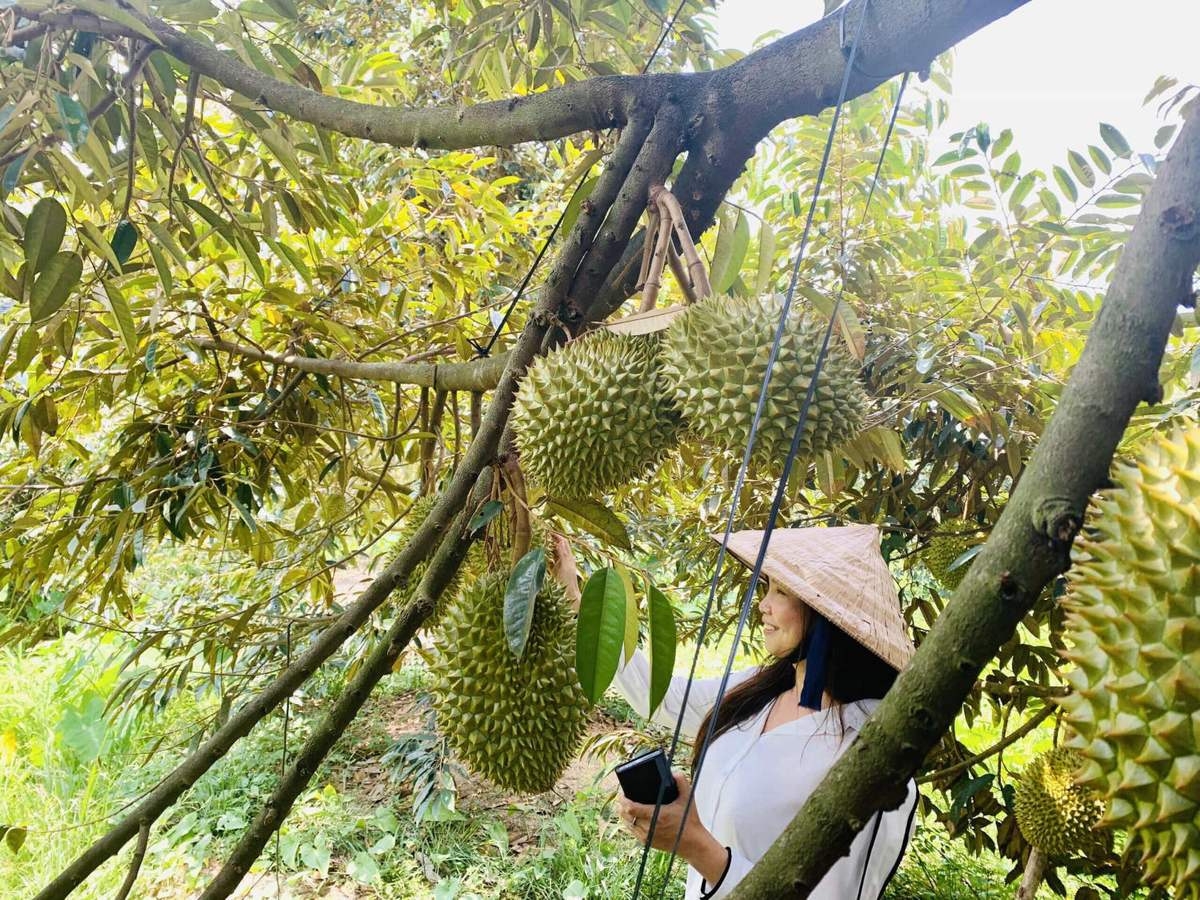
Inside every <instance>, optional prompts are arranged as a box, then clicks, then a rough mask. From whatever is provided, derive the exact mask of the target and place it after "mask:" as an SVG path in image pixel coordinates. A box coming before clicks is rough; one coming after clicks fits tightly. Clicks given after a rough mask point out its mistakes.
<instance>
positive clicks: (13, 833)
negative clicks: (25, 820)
mask: <svg viewBox="0 0 1200 900" xmlns="http://www.w3.org/2000/svg"><path fill="white" fill-rule="evenodd" d="M28 833H29V832H28V831H27V830H26V829H25V828H23V827H22V826H20V825H13V826H11V827H6V828H5V829H4V843H5V844H6V845H7V847H8V849H9V850H11V851H12V852H13V853H17V852H19V851H20V849H21V847H22V846H23V845H24V843H25V836H26V835H27V834H28Z"/></svg>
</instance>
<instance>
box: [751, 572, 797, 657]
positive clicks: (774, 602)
mask: <svg viewBox="0 0 1200 900" xmlns="http://www.w3.org/2000/svg"><path fill="white" fill-rule="evenodd" d="M762 578H763V580H764V581H766V584H767V592H766V595H765V596H764V597H763V598H762V599H761V600H759V601H758V609H759V612H760V613H762V623H763V642H764V643H765V644H766V648H767V652H768V653H770V654H771V655H772V656H774V657H776V658H779V659H782V658H783V657H785V656H787V655H788V654H789V653H791V652H792V651H793V650H795V649H796V648H797V647H799V646H800V641H801V640H802V639H803V638H804V630H805V628H806V627H807V626H808V606H807V604H805V602H804V601H803V600H801V599H800V598H799V597H797V596H796V595H795V594H793V593H791V592H790V591H788V590H786V589H785V588H783V587H781V586H780V585H778V584H775V582H773V581H771V580H770V579H769V578H767V576H766V575H763V576H762Z"/></svg>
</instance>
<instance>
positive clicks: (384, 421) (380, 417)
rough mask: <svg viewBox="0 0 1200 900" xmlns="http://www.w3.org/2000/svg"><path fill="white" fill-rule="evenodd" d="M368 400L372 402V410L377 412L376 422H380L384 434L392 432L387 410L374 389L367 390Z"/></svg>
mask: <svg viewBox="0 0 1200 900" xmlns="http://www.w3.org/2000/svg"><path fill="white" fill-rule="evenodd" d="M367 399H368V400H370V401H371V409H372V410H373V411H374V412H375V420H376V421H377V422H379V427H380V429H382V432H383V434H387V433H388V432H389V431H391V423H390V422H389V421H388V415H387V410H385V409H384V408H383V400H381V399H380V397H379V394H377V393H376V392H375V391H374V390H373V389H372V388H367Z"/></svg>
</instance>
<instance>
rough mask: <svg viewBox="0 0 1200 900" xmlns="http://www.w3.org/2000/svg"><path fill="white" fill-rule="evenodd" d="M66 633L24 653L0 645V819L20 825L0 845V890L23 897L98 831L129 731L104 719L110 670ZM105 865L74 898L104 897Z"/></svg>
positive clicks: (113, 796) (108, 887)
mask: <svg viewBox="0 0 1200 900" xmlns="http://www.w3.org/2000/svg"><path fill="white" fill-rule="evenodd" d="M81 653H82V651H81V650H79V649H78V647H77V646H76V645H75V644H74V642H72V641H71V640H70V639H67V640H64V641H61V642H56V643H53V644H43V645H42V646H40V647H39V648H37V649H36V650H33V651H30V652H27V653H16V652H13V651H11V650H6V651H3V652H0V823H3V824H5V825H8V826H17V827H22V828H25V829H27V834H26V836H25V841H24V844H23V845H22V846H21V847H20V849H19V850H18V851H17V852H16V853H13V852H11V851H10V850H9V849H5V848H0V897H12V898H16V897H27V896H29V895H30V894H31V893H32V891H30V886H31V885H34V884H40V883H41V882H43V881H46V880H48V879H49V878H50V877H52V876H53V875H54V874H57V873H58V872H59V871H60V870H61V869H62V868H64V867H65V866H66V865H67V863H68V862H70V860H71V859H72V858H73V857H74V856H75V855H76V854H77V853H79V852H80V851H82V850H83V849H84V848H85V847H86V846H87V845H88V844H89V843H91V841H92V840H94V839H95V838H96V837H97V836H98V835H100V834H101V833H102V832H103V830H104V817H105V816H107V815H109V814H110V813H112V812H113V811H114V810H115V809H116V808H117V807H118V805H119V804H120V802H121V800H122V798H123V794H122V792H121V790H120V789H119V787H118V782H119V780H120V778H121V773H122V769H123V768H124V762H125V760H126V758H127V754H128V753H129V751H130V749H131V735H130V733H129V730H128V729H122V728H120V727H117V726H113V725H112V724H111V723H110V724H106V723H105V722H104V720H103V718H102V717H101V710H102V708H103V703H104V699H105V697H106V696H107V692H108V691H109V690H110V689H111V687H112V680H113V673H112V672H111V670H110V671H105V669H104V667H103V665H102V664H101V663H100V662H98V661H97V660H96V659H87V658H85V657H83V656H82V655H81ZM120 878H121V876H120V873H119V872H117V871H116V870H115V869H114V868H113V867H106V869H105V870H103V871H101V872H100V873H98V874H97V877H96V878H95V879H94V881H92V882H91V883H89V884H88V887H87V891H84V892H81V893H80V894H79V896H81V897H93V896H111V895H112V894H113V893H114V892H115V890H116V886H117V885H118V884H119V882H120Z"/></svg>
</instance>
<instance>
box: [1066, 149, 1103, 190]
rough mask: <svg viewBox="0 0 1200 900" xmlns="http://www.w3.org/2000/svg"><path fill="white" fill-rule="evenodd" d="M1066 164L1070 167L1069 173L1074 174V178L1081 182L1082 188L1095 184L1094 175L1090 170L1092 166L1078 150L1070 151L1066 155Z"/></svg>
mask: <svg viewBox="0 0 1200 900" xmlns="http://www.w3.org/2000/svg"><path fill="white" fill-rule="evenodd" d="M1067 162H1068V163H1069V164H1070V166H1071V171H1072V172H1074V173H1075V177H1076V178H1078V179H1079V180H1080V181H1082V182H1083V184H1084V187H1091V186H1092V185H1094V184H1095V183H1096V173H1095V172H1094V171H1093V170H1092V164H1091V163H1089V162H1088V161H1087V159H1086V158H1085V157H1084V155H1083V154H1082V153H1080V152H1079V151H1078V150H1072V151H1071V152H1070V153H1068V154H1067Z"/></svg>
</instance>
